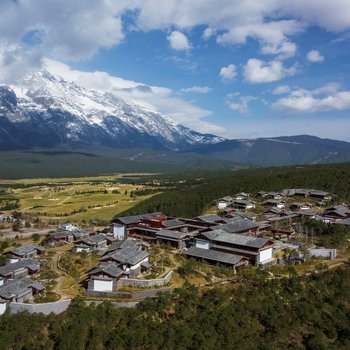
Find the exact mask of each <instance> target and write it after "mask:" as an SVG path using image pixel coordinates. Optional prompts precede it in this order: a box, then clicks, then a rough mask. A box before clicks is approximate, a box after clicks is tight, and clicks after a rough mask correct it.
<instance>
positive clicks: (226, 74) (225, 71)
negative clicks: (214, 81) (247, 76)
mask: <svg viewBox="0 0 350 350" xmlns="http://www.w3.org/2000/svg"><path fill="white" fill-rule="evenodd" d="M219 75H220V77H221V78H222V79H223V80H224V81H229V80H233V79H234V78H235V77H236V75H237V69H236V66H235V65H234V64H229V65H228V66H227V67H222V68H221V69H220V73H219Z"/></svg>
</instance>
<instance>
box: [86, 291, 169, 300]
mask: <svg viewBox="0 0 350 350" xmlns="http://www.w3.org/2000/svg"><path fill="white" fill-rule="evenodd" d="M171 291H172V288H159V289H151V290H144V291H138V292H126V293H118V292H117V293H113V292H97V291H93V290H87V291H86V294H87V295H88V296H90V297H112V298H120V299H131V300H132V299H143V298H149V297H155V296H156V295H157V294H158V293H165V292H171Z"/></svg>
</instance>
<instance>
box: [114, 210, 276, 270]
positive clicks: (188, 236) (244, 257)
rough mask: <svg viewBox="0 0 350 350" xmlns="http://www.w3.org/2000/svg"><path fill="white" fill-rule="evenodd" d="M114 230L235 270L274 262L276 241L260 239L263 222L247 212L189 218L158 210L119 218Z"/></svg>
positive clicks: (121, 235) (115, 221) (120, 233)
mask: <svg viewBox="0 0 350 350" xmlns="http://www.w3.org/2000/svg"><path fill="white" fill-rule="evenodd" d="M111 231H113V232H117V234H118V235H119V237H123V238H126V237H131V238H136V239H140V240H143V241H146V242H148V243H152V242H155V243H163V244H168V245H171V246H173V247H175V248H177V249H182V251H183V253H184V254H185V255H187V256H188V257H191V258H197V259H200V260H206V261H208V262H210V263H216V264H222V265H225V266H229V267H231V268H233V269H236V268H239V267H240V266H244V265H247V264H252V265H255V266H262V265H266V264H270V263H273V262H274V258H273V242H272V241H270V240H268V239H263V238H258V237H257V234H259V224H258V223H256V222H254V221H253V220H251V219H249V218H247V217H245V216H244V215H235V216H233V217H222V216H219V215H216V214H208V215H201V216H198V217H196V218H193V219H188V218H174V217H167V216H166V215H164V214H163V213H159V212H156V213H149V214H144V215H136V216H127V217H119V218H116V219H115V220H113V222H112V224H111Z"/></svg>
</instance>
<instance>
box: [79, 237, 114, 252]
mask: <svg viewBox="0 0 350 350" xmlns="http://www.w3.org/2000/svg"><path fill="white" fill-rule="evenodd" d="M74 246H75V250H76V252H77V253H82V252H93V251H96V250H100V249H103V248H106V247H107V236H106V235H105V234H103V233H100V234H98V235H96V236H92V237H86V238H83V239H80V240H78V241H76V242H74Z"/></svg>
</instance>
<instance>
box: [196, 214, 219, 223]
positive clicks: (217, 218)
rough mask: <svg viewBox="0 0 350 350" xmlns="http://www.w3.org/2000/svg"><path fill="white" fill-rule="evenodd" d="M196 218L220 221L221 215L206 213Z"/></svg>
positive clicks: (206, 220)
mask: <svg viewBox="0 0 350 350" xmlns="http://www.w3.org/2000/svg"><path fill="white" fill-rule="evenodd" d="M197 219H199V220H201V221H204V222H218V221H222V217H221V216H219V215H216V214H207V215H201V216H197Z"/></svg>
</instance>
